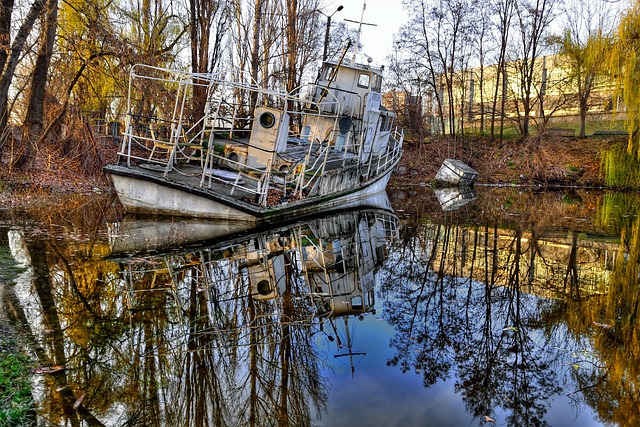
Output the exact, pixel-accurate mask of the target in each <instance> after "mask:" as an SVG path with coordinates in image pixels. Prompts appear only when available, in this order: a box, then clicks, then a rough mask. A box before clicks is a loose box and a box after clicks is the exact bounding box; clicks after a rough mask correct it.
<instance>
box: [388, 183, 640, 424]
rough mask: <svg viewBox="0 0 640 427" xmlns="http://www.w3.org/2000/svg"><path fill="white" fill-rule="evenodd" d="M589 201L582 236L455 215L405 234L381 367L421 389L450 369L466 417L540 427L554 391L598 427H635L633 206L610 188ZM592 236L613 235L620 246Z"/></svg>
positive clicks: (393, 270) (638, 254)
mask: <svg viewBox="0 0 640 427" xmlns="http://www.w3.org/2000/svg"><path fill="white" fill-rule="evenodd" d="M597 200H599V199H597ZM598 205H599V206H600V208H601V213H600V215H599V217H598V218H599V223H597V224H596V225H595V227H594V228H593V230H595V231H591V230H588V231H587V232H588V233H596V235H591V236H587V235H585V234H581V233H579V230H576V231H574V230H570V231H568V232H567V231H562V230H557V229H556V228H554V227H550V226H549V223H548V222H545V226H544V227H541V228H536V227H535V222H534V221H533V219H531V218H529V219H530V221H529V222H528V223H527V224H528V225H527V227H530V230H527V228H525V227H524V226H523V225H522V224H524V223H526V221H520V222H516V224H515V225H514V226H513V230H512V231H510V230H509V229H505V228H499V227H497V226H494V227H490V226H486V225H483V226H465V227H459V226H456V225H454V224H453V223H452V218H455V215H452V216H451V217H449V218H443V219H441V223H440V224H430V223H427V224H426V225H425V226H422V227H420V226H418V227H416V228H414V229H413V230H405V232H404V233H403V238H404V239H403V245H402V246H400V247H398V248H397V250H396V251H394V252H392V255H391V259H390V262H389V263H388V265H389V266H390V267H389V269H388V275H389V278H388V279H387V281H385V285H384V290H385V296H386V306H387V309H386V310H385V313H386V315H387V317H388V318H389V321H390V322H391V323H393V324H394V325H395V326H396V330H397V335H396V337H395V338H394V340H393V346H394V347H395V349H396V354H395V356H394V357H393V358H392V359H391V360H390V361H389V363H390V364H394V365H395V364H397V365H399V366H401V367H402V369H403V370H405V371H407V370H410V369H414V370H416V371H417V372H421V373H423V376H424V382H425V385H429V384H432V383H434V382H436V381H438V380H442V379H446V378H449V377H450V376H451V375H454V374H455V375H456V378H457V382H456V390H457V391H458V392H459V393H460V394H461V395H462V396H463V398H464V400H465V402H466V404H467V406H468V408H469V411H470V412H471V413H473V414H474V415H475V416H477V417H482V416H483V415H487V414H488V415H492V414H495V415H494V418H495V417H498V416H500V417H501V418H500V419H501V420H503V419H504V417H505V416H506V417H508V419H507V422H508V424H510V425H521V424H522V425H530V424H535V425H537V424H543V423H544V422H543V421H542V420H543V417H544V412H545V405H547V403H548V402H550V401H551V400H552V399H553V398H554V396H558V393H559V392H561V391H562V390H564V392H563V393H566V394H567V396H568V397H569V398H570V399H572V400H573V401H574V404H575V406H576V408H575V409H576V410H580V408H581V407H584V406H585V405H588V406H590V407H591V408H593V409H594V411H596V413H597V414H598V415H599V417H600V418H601V420H602V421H603V422H605V423H611V424H617V425H636V424H638V423H640V418H639V415H638V414H639V412H638V408H639V407H640V394H639V393H638V390H639V389H640V387H639V384H638V382H639V378H640V368H639V365H638V360H640V338H638V337H639V331H638V322H639V321H640V320H639V319H638V316H639V314H640V287H639V286H638V284H639V283H640V282H639V280H638V277H639V273H640V271H639V265H640V237H639V235H640V225H639V224H640V221H638V219H637V212H638V206H639V205H638V203H637V196H636V195H620V194H616V193H607V194H606V195H605V197H604V198H603V200H602V202H598ZM556 211H557V209H556V208H555V207H551V208H550V212H556ZM480 223H486V221H481V222H480ZM583 224H585V223H583ZM583 226H584V225H583ZM598 230H607V233H611V232H619V233H620V245H619V248H618V249H617V250H616V249H615V244H613V243H612V239H611V238H609V237H607V236H601V235H599V234H597V233H598ZM405 278H406V279H405ZM502 412H508V415H504V414H503V413H502Z"/></svg>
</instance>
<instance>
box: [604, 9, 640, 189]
mask: <svg viewBox="0 0 640 427" xmlns="http://www.w3.org/2000/svg"><path fill="white" fill-rule="evenodd" d="M638 16H640V0H635V3H634V5H633V6H632V7H631V8H630V9H629V10H628V11H627V13H625V14H624V15H623V17H622V18H621V20H620V25H619V26H618V32H617V34H616V37H615V40H614V43H613V45H612V48H611V51H610V72H611V74H612V75H614V76H616V87H617V93H618V94H619V95H620V96H621V97H622V100H623V101H624V104H625V107H626V113H627V121H626V123H627V130H628V131H629V143H628V147H627V152H628V153H629V154H630V155H633V156H635V157H639V156H640V146H639V144H638V141H637V138H635V140H634V137H633V134H634V131H635V130H636V129H637V128H638V126H639V124H640V62H639V61H638V58H639V57H640V19H638ZM636 182H637V181H636Z"/></svg>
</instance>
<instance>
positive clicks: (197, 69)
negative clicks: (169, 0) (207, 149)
mask: <svg viewBox="0 0 640 427" xmlns="http://www.w3.org/2000/svg"><path fill="white" fill-rule="evenodd" d="M229 14H230V9H229V4H228V1H227V0H219V1H209V0H189V27H190V39H191V40H190V41H191V71H192V72H194V73H208V72H212V71H213V70H214V69H215V68H216V67H217V66H218V65H219V63H220V61H221V59H222V50H223V49H222V46H223V45H222V43H223V40H224V33H225V31H226V30H227V28H228V26H229V24H230V15H229ZM212 32H213V34H212ZM206 96H207V88H206V87H205V86H195V87H194V89H193V102H192V104H193V105H192V109H193V111H192V117H193V120H194V121H196V120H197V119H199V118H200V117H201V116H202V115H203V114H204V106H205V103H206Z"/></svg>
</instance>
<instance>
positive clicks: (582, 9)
mask: <svg viewBox="0 0 640 427" xmlns="http://www.w3.org/2000/svg"><path fill="white" fill-rule="evenodd" d="M605 3H606V0H601V1H599V2H570V3H567V4H566V6H565V13H564V19H565V24H564V31H563V33H562V36H561V37H560V38H559V39H558V43H559V47H560V54H561V55H563V56H564V58H565V59H566V65H567V67H566V69H567V71H568V78H569V80H570V84H571V85H570V87H571V88H572V90H574V91H575V92H576V97H577V101H578V107H579V115H580V137H581V138H584V136H585V133H586V122H587V112H588V110H589V106H590V104H591V97H592V96H591V94H592V91H593V88H594V85H595V84H597V82H598V79H599V78H602V77H603V74H604V72H605V67H604V62H605V52H606V50H607V49H608V47H609V46H610V40H609V36H608V35H607V33H608V32H609V31H610V28H608V27H609V26H610V23H611V22H612V20H611V16H610V13H611V12H610V10H611V9H610V8H608V7H606V6H607V5H606V4H605Z"/></svg>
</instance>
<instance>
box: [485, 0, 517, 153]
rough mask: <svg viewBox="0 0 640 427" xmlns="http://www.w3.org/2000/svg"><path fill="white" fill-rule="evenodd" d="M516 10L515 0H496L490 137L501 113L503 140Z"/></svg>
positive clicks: (500, 129) (494, 130)
mask: <svg viewBox="0 0 640 427" xmlns="http://www.w3.org/2000/svg"><path fill="white" fill-rule="evenodd" d="M514 10H515V0H496V2H495V4H494V15H495V16H496V24H495V25H496V28H497V30H498V34H499V35H500V38H499V40H498V58H497V62H496V65H495V69H496V75H495V86H494V92H493V101H492V108H491V130H490V133H489V135H490V137H491V138H492V139H493V138H494V137H495V134H496V114H497V113H500V116H499V117H500V126H499V128H498V133H499V136H500V140H501V141H502V135H503V132H504V115H505V106H506V90H505V88H506V86H507V67H506V63H507V47H508V41H509V30H510V28H511V19H512V18H513V14H514ZM498 99H500V109H499V110H498Z"/></svg>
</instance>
